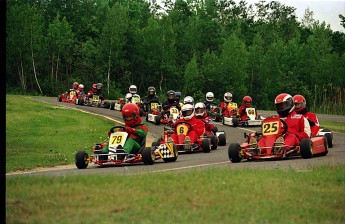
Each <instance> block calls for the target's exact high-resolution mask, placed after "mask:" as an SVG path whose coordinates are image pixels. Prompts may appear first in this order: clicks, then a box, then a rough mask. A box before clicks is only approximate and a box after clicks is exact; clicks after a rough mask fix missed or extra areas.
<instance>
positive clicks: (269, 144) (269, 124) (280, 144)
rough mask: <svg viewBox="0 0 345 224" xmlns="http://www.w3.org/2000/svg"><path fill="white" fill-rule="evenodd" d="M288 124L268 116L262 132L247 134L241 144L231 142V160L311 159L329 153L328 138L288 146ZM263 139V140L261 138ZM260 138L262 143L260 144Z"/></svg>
mask: <svg viewBox="0 0 345 224" xmlns="http://www.w3.org/2000/svg"><path fill="white" fill-rule="evenodd" d="M287 128H288V127H287V124H286V123H285V121H284V120H282V119H280V118H279V117H278V116H273V117H268V118H266V119H265V120H264V121H263V123H262V132H255V133H251V134H249V135H247V134H246V133H244V137H245V138H246V141H245V142H244V143H242V144H241V145H240V144H238V143H232V144H230V146H229V148H228V156H229V159H230V161H231V162H233V163H238V162H241V160H242V159H247V160H249V161H250V160H268V159H282V158H286V157H293V156H302V158H304V159H309V158H311V157H313V156H318V155H321V156H325V155H326V154H327V153H328V143H327V138H326V137H324V136H315V137H311V138H305V139H302V141H301V142H300V145H298V146H287V145H285V144H284V137H283V136H284V134H285V133H286V131H287ZM260 139H261V140H260ZM258 140H260V143H262V144H260V145H262V146H259V145H258Z"/></svg>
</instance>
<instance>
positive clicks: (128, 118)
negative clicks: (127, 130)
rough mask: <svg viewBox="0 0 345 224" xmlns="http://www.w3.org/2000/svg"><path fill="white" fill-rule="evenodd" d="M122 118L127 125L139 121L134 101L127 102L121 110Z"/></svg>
mask: <svg viewBox="0 0 345 224" xmlns="http://www.w3.org/2000/svg"><path fill="white" fill-rule="evenodd" d="M121 113H122V117H123V120H124V121H125V124H126V125H127V126H130V127H133V126H135V125H138V124H140V123H141V118H140V116H139V108H138V106H137V105H136V104H134V103H127V104H125V105H124V106H123V107H122V110H121Z"/></svg>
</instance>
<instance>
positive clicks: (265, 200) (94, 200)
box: [6, 165, 345, 224]
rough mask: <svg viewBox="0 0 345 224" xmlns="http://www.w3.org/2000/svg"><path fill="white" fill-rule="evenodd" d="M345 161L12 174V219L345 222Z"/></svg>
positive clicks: (9, 201) (8, 203) (8, 197)
mask: <svg viewBox="0 0 345 224" xmlns="http://www.w3.org/2000/svg"><path fill="white" fill-rule="evenodd" d="M344 189H345V165H336V166H335V165H334V166H324V167H317V168H311V169H309V170H304V171H295V170H260V171H258V170H249V169H248V170H246V169H244V170H238V169H236V170H231V169H227V168H217V169H216V168H214V169H205V170H203V171H200V170H199V171H186V172H169V173H154V174H153V173H151V174H142V175H130V176H123V175H119V174H105V175H87V176H86V175H79V176H77V178H76V176H75V175H67V176H57V177H56V176H55V177H52V176H24V177H18V176H11V177H7V178H6V223H76V224H77V223H294V224H296V223H297V224H298V223H303V224H304V223H344V222H345V213H344V208H345V191H344Z"/></svg>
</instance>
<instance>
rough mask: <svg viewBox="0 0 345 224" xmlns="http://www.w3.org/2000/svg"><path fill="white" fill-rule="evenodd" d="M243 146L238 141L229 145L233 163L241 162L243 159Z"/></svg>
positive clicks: (229, 153) (230, 158)
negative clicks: (241, 152) (241, 151)
mask: <svg viewBox="0 0 345 224" xmlns="http://www.w3.org/2000/svg"><path fill="white" fill-rule="evenodd" d="M240 150H241V146H240V144H238V143H232V144H230V145H229V148H228V156H229V160H230V161H231V162H232V163H239V162H241V160H242V156H241V154H240Z"/></svg>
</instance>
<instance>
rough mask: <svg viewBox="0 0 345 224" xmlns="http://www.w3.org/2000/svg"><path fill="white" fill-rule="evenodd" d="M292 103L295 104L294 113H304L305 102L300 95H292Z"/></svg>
mask: <svg viewBox="0 0 345 224" xmlns="http://www.w3.org/2000/svg"><path fill="white" fill-rule="evenodd" d="M293 102H294V104H295V111H296V112H297V113H299V114H303V112H304V111H306V105H307V101H306V100H305V98H304V96H302V95H294V96H293Z"/></svg>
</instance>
